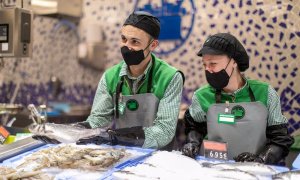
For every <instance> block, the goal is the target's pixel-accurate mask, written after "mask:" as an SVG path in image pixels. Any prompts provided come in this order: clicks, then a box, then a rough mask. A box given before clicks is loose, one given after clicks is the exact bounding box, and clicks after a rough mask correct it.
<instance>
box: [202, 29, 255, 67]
mask: <svg viewBox="0 0 300 180" xmlns="http://www.w3.org/2000/svg"><path fill="white" fill-rule="evenodd" d="M204 54H214V55H228V56H229V57H230V58H233V59H234V60H235V62H236V63H237V64H238V67H239V70H240V71H242V72H243V71H245V70H246V69H248V68H249V56H248V54H247V52H246V50H245V48H244V46H243V45H242V44H241V43H240V41H239V40H237V38H236V37H234V36H233V35H231V34H229V33H218V34H215V35H212V36H210V37H208V38H207V40H206V41H205V42H204V44H203V47H202V49H200V51H199V52H198V54H197V55H198V56H203V55H204Z"/></svg>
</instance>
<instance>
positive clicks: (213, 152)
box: [203, 140, 228, 161]
mask: <svg viewBox="0 0 300 180" xmlns="http://www.w3.org/2000/svg"><path fill="white" fill-rule="evenodd" d="M203 147H204V157H205V158H211V159H218V160H225V161H227V160H228V156H227V154H228V153H227V143H223V142H216V141H208V140H203Z"/></svg>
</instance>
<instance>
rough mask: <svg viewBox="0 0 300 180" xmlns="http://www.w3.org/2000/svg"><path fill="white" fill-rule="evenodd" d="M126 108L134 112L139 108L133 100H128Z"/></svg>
mask: <svg viewBox="0 0 300 180" xmlns="http://www.w3.org/2000/svg"><path fill="white" fill-rule="evenodd" d="M126 106H127V108H128V109H129V110H130V111H135V110H137V109H138V108H139V103H138V102H137V101H136V100H135V99H129V100H128V101H127V102H126Z"/></svg>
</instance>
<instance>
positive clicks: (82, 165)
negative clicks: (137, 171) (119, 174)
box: [17, 145, 129, 171]
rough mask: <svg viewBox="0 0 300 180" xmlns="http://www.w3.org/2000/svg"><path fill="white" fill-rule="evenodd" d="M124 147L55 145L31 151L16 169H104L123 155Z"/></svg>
mask: <svg viewBox="0 0 300 180" xmlns="http://www.w3.org/2000/svg"><path fill="white" fill-rule="evenodd" d="M128 155H129V154H128V153H126V152H125V149H113V148H87V147H80V146H75V145H64V146H55V147H50V148H47V149H42V150H40V151H37V152H34V153H32V154H31V155H30V156H28V157H25V158H24V160H23V161H24V162H23V163H21V164H20V165H18V166H17V168H18V169H28V168H29V169H31V170H41V169H43V168H49V167H58V168H60V169H82V170H91V171H105V170H107V168H108V167H110V166H112V165H113V164H115V163H116V162H118V161H119V160H120V159H122V158H123V157H124V156H128Z"/></svg>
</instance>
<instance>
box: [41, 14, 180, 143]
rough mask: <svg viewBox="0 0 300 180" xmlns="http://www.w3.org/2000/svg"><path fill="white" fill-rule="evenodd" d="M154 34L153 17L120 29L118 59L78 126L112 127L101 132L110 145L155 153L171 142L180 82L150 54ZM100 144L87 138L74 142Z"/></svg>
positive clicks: (137, 17)
mask: <svg viewBox="0 0 300 180" xmlns="http://www.w3.org/2000/svg"><path fill="white" fill-rule="evenodd" d="M159 33H160V22H159V20H158V18H156V17H155V16H153V15H151V14H150V13H147V12H144V11H137V12H134V13H132V14H130V16H129V17H128V18H127V19H126V21H125V23H124V25H123V27H122V29H121V53H122V56H123V59H124V60H123V61H121V62H120V63H119V64H117V65H115V66H113V67H111V68H109V69H108V70H106V71H105V73H104V74H103V76H102V78H101V80H100V82H99V85H98V88H97V92H96V95H95V99H94V103H93V107H92V111H91V114H90V116H89V117H88V119H87V120H86V122H84V123H80V124H81V125H84V126H86V127H88V128H97V127H105V126H107V125H109V124H111V122H113V123H112V124H113V126H112V127H113V128H109V129H108V131H107V132H108V134H109V135H110V137H111V141H112V143H113V144H125V145H136V146H142V147H144V148H157V149H158V148H163V147H165V146H166V145H168V144H169V143H170V142H171V141H172V139H173V137H174V135H175V131H176V125H177V119H178V114H179V105H180V100H181V94H182V88H183V81H184V77H183V75H182V73H181V72H179V71H178V70H177V69H175V68H174V67H172V66H170V65H169V64H167V63H166V62H164V61H163V60H161V59H159V58H157V57H156V56H155V55H154V54H153V53H152V52H153V51H154V50H155V49H156V48H157V46H158V43H159V42H158V37H159ZM36 139H43V140H46V141H47V140H49V138H47V137H46V138H45V137H39V136H38V137H37V138H36ZM105 141H107V139H106V138H103V137H93V138H88V139H82V140H79V142H78V143H79V144H85V143H102V142H105ZM50 142H51V140H50Z"/></svg>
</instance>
